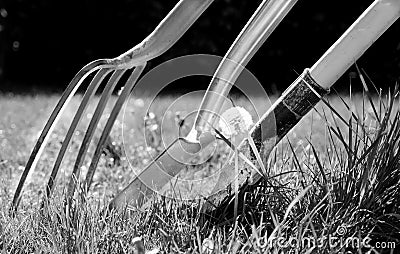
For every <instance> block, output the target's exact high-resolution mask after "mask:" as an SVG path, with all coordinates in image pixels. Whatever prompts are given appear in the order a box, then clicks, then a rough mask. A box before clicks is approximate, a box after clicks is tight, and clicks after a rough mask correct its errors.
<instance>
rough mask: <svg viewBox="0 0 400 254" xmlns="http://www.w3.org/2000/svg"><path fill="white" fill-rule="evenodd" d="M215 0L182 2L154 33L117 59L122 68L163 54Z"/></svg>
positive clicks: (186, 0)
mask: <svg viewBox="0 0 400 254" xmlns="http://www.w3.org/2000/svg"><path fill="white" fill-rule="evenodd" d="M213 1H214V0H180V1H179V2H178V3H177V4H176V6H175V7H174V8H173V9H172V10H171V11H170V12H169V14H168V15H167V16H166V17H165V18H164V19H163V20H162V21H161V22H160V24H159V25H158V26H157V27H156V28H155V29H154V31H153V32H152V33H151V34H150V35H149V36H147V37H146V38H145V39H144V40H143V41H142V42H141V43H139V44H138V45H137V46H135V47H134V48H132V49H131V50H129V51H127V52H126V53H124V54H122V55H120V56H119V57H117V58H116V59H115V60H114V61H115V63H116V64H117V65H119V66H120V67H121V68H125V67H126V66H130V67H132V66H137V65H139V64H140V63H144V62H148V61H149V60H151V59H153V58H155V57H157V56H159V55H161V54H163V53H164V52H165V51H167V50H168V49H169V48H171V47H172V45H174V44H175V42H176V41H177V40H179V39H180V38H181V37H182V35H183V34H184V33H185V32H186V31H187V30H188V29H189V28H190V27H191V26H192V24H193V23H194V22H195V21H196V20H197V19H198V18H199V17H200V15H201V14H202V13H203V12H204V11H205V10H206V9H207V8H208V7H209V6H210V4H211V3H212V2H213Z"/></svg>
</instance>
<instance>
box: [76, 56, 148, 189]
mask: <svg viewBox="0 0 400 254" xmlns="http://www.w3.org/2000/svg"><path fill="white" fill-rule="evenodd" d="M145 66H146V64H143V65H141V66H138V67H136V68H135V70H134V71H133V72H132V74H131V75H130V77H129V79H128V81H127V82H126V85H125V87H124V88H123V90H122V92H121V94H120V96H119V97H118V99H117V101H116V102H115V105H114V108H113V109H112V111H111V114H110V117H109V118H108V120H107V123H106V125H105V127H104V129H103V132H102V133H101V137H100V140H99V142H98V144H97V147H96V150H95V152H94V155H93V158H92V162H91V164H90V166H89V169H88V172H87V173H86V178H85V182H84V185H83V188H82V189H83V191H84V194H86V193H87V191H88V190H89V188H90V185H91V183H92V180H93V176H94V173H95V171H96V168H97V164H98V162H99V160H100V157H101V153H102V151H103V148H104V144H105V142H106V141H107V138H108V135H109V134H110V132H111V129H112V127H113V126H114V122H115V120H116V119H117V117H118V115H119V113H120V111H121V109H122V106H123V105H124V104H125V102H126V101H127V100H128V98H129V95H130V93H131V91H132V89H133V87H134V86H135V84H136V82H137V80H138V78H139V77H140V75H141V73H142V72H143V70H144V68H145Z"/></svg>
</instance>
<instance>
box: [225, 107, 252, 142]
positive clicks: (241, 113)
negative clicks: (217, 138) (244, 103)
mask: <svg viewBox="0 0 400 254" xmlns="http://www.w3.org/2000/svg"><path fill="white" fill-rule="evenodd" d="M252 124H253V119H252V117H251V115H250V113H249V112H247V110H246V109H244V108H242V107H232V108H230V109H228V110H226V111H225V112H224V113H223V114H222V115H221V118H220V120H219V128H220V129H221V133H222V135H224V136H225V137H227V138H229V137H232V136H236V135H238V134H241V133H244V132H246V131H248V130H249V129H250V126H251V125H252Z"/></svg>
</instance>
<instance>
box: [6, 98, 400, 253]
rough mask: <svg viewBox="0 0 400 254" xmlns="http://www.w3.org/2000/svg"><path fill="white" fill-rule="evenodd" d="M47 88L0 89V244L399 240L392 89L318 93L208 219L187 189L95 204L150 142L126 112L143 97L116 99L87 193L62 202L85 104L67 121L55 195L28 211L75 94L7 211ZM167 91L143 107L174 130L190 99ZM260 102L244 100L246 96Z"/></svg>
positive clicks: (120, 247) (298, 246)
mask: <svg viewBox="0 0 400 254" xmlns="http://www.w3.org/2000/svg"><path fill="white" fill-rule="evenodd" d="M333 94H334V93H333ZM57 99H58V97H57V96H52V97H44V96H35V97H26V96H9V95H2V96H0V107H1V109H2V115H1V116H0V149H1V150H0V181H1V190H0V204H1V205H0V252H1V253H64V252H67V251H70V252H79V253H81V252H88V253H114V252H115V253H140V252H138V251H137V248H138V244H137V238H136V237H142V238H143V242H144V245H145V248H146V249H147V250H155V249H159V252H160V253H212V251H210V250H211V249H213V250H214V253H235V252H240V253H243V252H244V253H266V252H272V253H345V251H348V253H365V252H367V251H371V253H397V252H398V248H400V240H399V239H400V188H399V187H400V149H399V142H400V141H399V140H400V111H399V109H400V108H399V106H400V105H399V101H398V94H397V90H396V91H395V92H393V91H391V93H387V94H385V95H383V94H381V95H380V96H374V97H370V96H369V93H367V92H364V94H357V95H350V96H346V97H341V96H338V95H333V96H331V97H329V98H328V100H329V102H327V103H322V102H321V103H320V104H319V105H318V106H317V107H316V109H315V110H314V111H313V112H311V113H309V114H308V115H307V116H306V117H305V118H304V119H303V120H302V121H301V122H300V123H299V125H297V126H296V127H295V128H294V129H293V130H292V131H291V132H290V133H289V134H288V135H287V137H286V138H285V139H284V140H283V141H282V142H281V144H280V145H279V146H278V147H277V148H276V149H275V150H274V151H273V153H272V154H271V156H270V158H269V160H268V164H267V165H266V170H267V171H268V175H269V179H267V180H266V181H263V182H262V183H259V184H257V185H253V186H248V188H244V189H241V190H240V192H239V193H237V196H236V198H237V199H236V206H235V202H233V201H232V200H234V199H231V200H230V201H229V202H227V203H225V204H224V205H223V206H221V207H219V209H217V211H218V213H217V215H219V216H217V217H216V218H215V219H213V220H211V219H209V218H204V217H202V216H201V214H200V212H199V211H200V206H201V203H200V201H198V200H196V201H193V202H192V201H185V200H184V201H177V200H171V199H168V198H165V197H162V196H156V197H155V198H154V199H153V200H152V201H151V204H150V206H149V207H148V208H146V209H145V210H138V211H136V212H134V213H132V214H130V216H123V215H122V214H116V213H111V214H106V213H104V212H103V207H104V205H105V204H107V203H108V201H109V200H110V198H111V197H112V196H113V195H115V193H117V191H119V190H120V189H121V188H122V187H123V186H125V185H126V184H127V183H128V182H129V181H130V179H131V177H132V175H133V173H134V172H136V171H138V170H140V169H141V168H143V167H144V165H146V164H147V163H148V161H149V160H150V159H151V154H156V153H157V152H158V149H159V146H160V143H159V141H157V136H158V135H160V132H158V129H159V128H158V129H157V128H154V129H153V131H152V132H150V134H151V135H143V133H142V132H143V131H142V130H143V126H144V125H143V123H140V122H138V121H137V118H138V117H137V115H140V112H144V110H145V109H144V108H143V107H141V105H142V104H143V101H141V100H140V99H135V100H133V101H132V103H129V104H128V107H127V111H126V112H127V113H126V117H125V119H124V118H122V116H121V117H119V118H118V120H117V123H116V126H115V128H114V129H113V132H112V135H111V137H112V139H113V140H112V141H111V143H110V144H109V145H110V146H109V148H108V150H109V152H107V151H106V152H105V154H104V155H103V157H102V160H101V162H100V164H99V168H98V171H97V173H96V175H95V179H94V182H95V183H94V186H93V187H92V189H91V192H90V196H89V197H88V202H86V203H81V202H80V201H79V200H76V201H75V203H74V204H73V205H72V206H69V207H64V205H63V203H62V200H63V199H62V197H63V191H64V187H65V184H66V183H67V181H68V176H69V174H70V171H71V170H72V166H73V162H74V159H75V157H74V154H75V153H76V151H77V149H79V144H80V143H79V142H80V140H81V139H82V138H83V135H84V131H85V128H86V127H85V126H86V125H87V124H88V119H89V118H90V115H89V114H88V115H87V116H86V120H84V121H83V122H82V124H81V125H80V126H79V127H78V131H77V132H76V136H75V138H74V140H73V143H72V144H71V146H70V149H69V152H68V153H67V156H66V158H65V160H64V162H63V165H62V171H61V172H60V176H59V178H58V180H57V183H58V186H57V189H56V194H55V197H54V198H53V199H51V200H50V201H49V204H48V206H47V207H46V209H45V210H44V212H40V211H39V210H38V209H37V208H38V207H39V201H40V198H41V196H42V193H43V189H44V186H45V183H46V181H47V177H48V174H49V171H50V170H51V166H52V163H54V160H55V157H56V155H57V151H58V150H57V149H59V148H60V142H62V137H63V134H65V132H66V130H67V128H68V126H69V123H70V120H71V118H72V117H73V114H74V108H76V106H77V105H78V103H79V98H78V97H76V98H74V99H73V101H72V103H71V104H72V105H71V106H70V107H68V109H67V110H66V113H65V114H64V115H63V118H62V119H61V121H60V123H59V125H58V127H57V129H56V131H55V132H54V134H53V135H52V138H51V142H50V143H49V144H48V146H47V147H46V149H45V153H44V154H43V156H42V158H41V160H40V163H39V165H38V167H37V170H36V171H35V172H34V174H32V177H31V178H30V181H29V184H28V185H27V187H26V190H25V193H24V195H23V201H22V203H21V207H20V211H19V213H18V214H17V216H16V217H15V218H11V217H9V216H8V212H7V208H8V205H9V203H10V199H11V197H12V194H13V191H14V190H15V187H16V184H17V181H18V179H19V176H20V174H21V172H22V170H23V166H24V164H25V162H26V160H27V158H28V156H29V153H30V151H31V149H32V147H33V145H34V143H35V141H36V139H37V137H38V134H39V132H40V130H41V128H42V127H43V125H44V122H45V120H46V119H47V116H48V115H49V113H50V111H51V109H52V108H53V106H54V105H55V103H56V101H57ZM173 100H174V98H172V97H171V98H170V97H164V98H162V99H160V101H159V102H158V103H157V104H155V105H156V106H155V107H154V108H152V109H151V111H153V112H154V114H155V116H156V118H154V119H152V120H151V121H152V122H151V124H152V125H153V126H154V125H160V124H161V120H160V118H161V116H162V115H164V114H165V116H166V118H165V119H166V123H165V124H163V127H164V128H165V129H163V131H165V133H166V135H167V139H173V137H174V135H176V133H174V132H172V130H173V128H174V125H175V117H176V116H175V114H174V112H175V111H176V110H180V111H186V112H190V110H194V109H195V108H196V106H197V105H198V103H199V102H200V98H193V99H191V100H187V101H184V103H183V104H182V105H181V106H179V105H178V106H177V109H173V110H172V109H170V110H169V109H168V106H169V105H171V104H172V102H173ZM144 102H145V103H144V104H146V101H144ZM262 103H263V101H261V100H256V103H255V104H260V105H262ZM235 104H236V105H243V106H246V101H245V100H242V99H240V98H238V99H237V100H236V101H235ZM94 106H95V103H93V104H92V105H90V107H89V108H90V109H91V110H93V107H94ZM179 107H180V108H179ZM247 108H248V107H247ZM110 109H111V106H110V107H108V108H107V110H106V111H107V112H108V113H109V112H110ZM107 112H106V114H107ZM252 113H253V114H254V112H252ZM104 120H106V116H105V117H104V119H102V121H101V125H103V126H104V124H105V121H104ZM189 121H190V120H189ZM187 124H188V125H190V122H189V123H187ZM122 129H124V135H122V134H121V133H122V132H121V130H122ZM138 134H140V135H138ZM98 136H99V133H97V136H96V137H97V138H98ZM122 136H123V137H122ZM122 139H124V144H125V147H124V144H123V142H122ZM146 141H147V142H149V143H147V144H146V143H145V142H146ZM90 151H91V152H93V147H91V150H90ZM228 153H229V150H228V148H227V147H226V145H224V144H223V143H222V142H221V143H219V144H218V146H217V150H216V152H215V153H214V154H213V155H212V156H211V157H210V158H209V159H208V160H207V162H206V163H205V164H202V165H199V166H190V167H187V168H186V169H184V170H183V171H182V173H181V175H180V177H181V178H183V179H192V180H193V179H202V178H203V177H204V176H210V175H212V174H213V173H214V172H215V171H216V170H217V169H218V167H219V166H220V165H221V163H222V162H221V161H223V160H224V159H226V157H227V154H228ZM207 155H208V154H203V155H201V156H207ZM201 156H200V157H201ZM196 159H201V158H196ZM88 163H89V161H88V160H87V161H86V162H85V164H84V165H86V166H88ZM210 181H212V178H211V179H210V180H207V182H210ZM207 182H204V181H203V182H202V181H199V182H198V184H195V185H188V184H181V185H179V186H178V185H177V186H175V188H176V189H174V190H172V191H171V189H170V190H169V193H172V194H171V195H177V194H176V193H178V195H182V196H185V197H193V196H191V195H193V193H199V192H202V191H203V190H204V189H205V188H207V187H205V184H207ZM243 204H244V205H243ZM235 207H237V209H236V210H235V209H234V208H235ZM329 240H330V241H331V242H329ZM362 243H364V246H362ZM365 244H368V245H367V246H365ZM135 251H136V252H135Z"/></svg>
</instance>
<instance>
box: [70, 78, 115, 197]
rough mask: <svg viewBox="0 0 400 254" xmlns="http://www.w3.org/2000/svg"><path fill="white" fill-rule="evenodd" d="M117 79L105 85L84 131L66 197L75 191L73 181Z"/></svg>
mask: <svg viewBox="0 0 400 254" xmlns="http://www.w3.org/2000/svg"><path fill="white" fill-rule="evenodd" d="M118 80H119V79H113V78H111V79H110V80H109V82H108V83H107V85H106V87H105V88H104V91H103V93H102V95H101V98H100V100H99V102H98V104H97V107H96V109H95V111H94V113H93V116H92V120H91V121H90V123H89V126H88V128H87V130H86V134H85V137H84V138H83V141H82V144H81V147H80V148H79V152H78V155H77V157H76V161H75V165H74V169H73V171H72V174H71V177H70V180H69V183H68V192H67V197H72V196H73V192H74V190H75V179H74V178H76V179H78V178H79V175H80V168H81V166H82V163H83V161H84V158H85V155H86V153H87V151H88V148H89V145H90V142H91V140H92V138H93V134H94V133H95V130H96V127H97V124H98V123H99V121H100V117H101V115H102V114H103V112H104V109H105V107H106V105H107V101H108V99H109V98H110V97H111V94H112V92H113V91H114V88H115V86H116V85H117V83H118Z"/></svg>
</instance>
